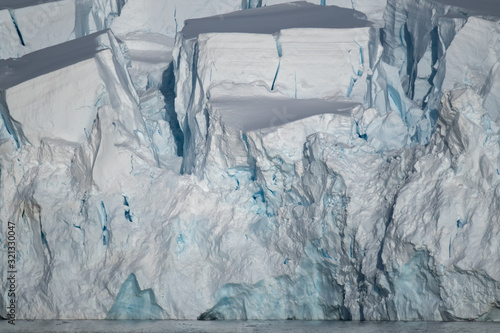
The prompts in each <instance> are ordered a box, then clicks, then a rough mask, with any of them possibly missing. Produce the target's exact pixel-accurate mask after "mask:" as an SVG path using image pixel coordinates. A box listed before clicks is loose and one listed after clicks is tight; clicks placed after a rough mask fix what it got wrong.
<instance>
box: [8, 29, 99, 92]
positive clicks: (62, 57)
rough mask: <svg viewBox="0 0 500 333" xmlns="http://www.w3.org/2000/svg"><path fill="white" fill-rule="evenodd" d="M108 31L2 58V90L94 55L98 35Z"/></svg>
mask: <svg viewBox="0 0 500 333" xmlns="http://www.w3.org/2000/svg"><path fill="white" fill-rule="evenodd" d="M103 33H106V31H100V32H96V33H94V34H91V35H88V36H85V37H82V38H79V39H75V40H72V41H69V42H66V43H62V44H59V45H56V46H52V47H48V48H45V49H42V50H39V51H35V52H32V53H29V54H27V55H25V56H23V57H21V58H14V59H6V60H0V90H4V89H8V88H10V87H14V86H16V85H18V84H20V83H22V82H25V81H27V80H30V79H32V78H35V77H38V76H41V75H44V74H47V73H50V72H53V71H56V70H58V69H61V68H64V67H67V66H70V65H72V64H76V63H78V62H80V61H83V60H87V59H90V58H92V57H94V55H95V54H96V50H97V47H98V45H97V41H96V37H97V36H98V35H101V34H103Z"/></svg>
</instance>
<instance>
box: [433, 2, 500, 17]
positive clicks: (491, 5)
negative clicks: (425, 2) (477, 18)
mask: <svg viewBox="0 0 500 333" xmlns="http://www.w3.org/2000/svg"><path fill="white" fill-rule="evenodd" d="M435 1H436V2H439V3H442V4H445V5H450V6H453V7H456V8H461V9H463V10H464V12H465V13H467V14H469V15H484V16H493V17H500V1H498V0H435ZM465 13H464V14H465Z"/></svg>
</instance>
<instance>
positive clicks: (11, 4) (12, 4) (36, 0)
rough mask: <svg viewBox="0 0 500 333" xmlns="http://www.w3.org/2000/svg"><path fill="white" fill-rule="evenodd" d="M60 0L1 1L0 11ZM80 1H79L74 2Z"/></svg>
mask: <svg viewBox="0 0 500 333" xmlns="http://www.w3.org/2000/svg"><path fill="white" fill-rule="evenodd" d="M57 1H61V0H1V1H0V9H19V8H25V7H31V6H36V5H41V4H44V3H48V2H57ZM76 1H81V0H76Z"/></svg>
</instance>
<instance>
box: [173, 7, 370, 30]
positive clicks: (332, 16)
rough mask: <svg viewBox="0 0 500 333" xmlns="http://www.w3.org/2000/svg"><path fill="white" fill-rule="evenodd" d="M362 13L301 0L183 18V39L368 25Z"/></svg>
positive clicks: (368, 22)
mask: <svg viewBox="0 0 500 333" xmlns="http://www.w3.org/2000/svg"><path fill="white" fill-rule="evenodd" d="M371 24H372V23H371V22H370V21H368V20H366V15H365V14H363V13H361V12H359V11H356V10H353V9H348V8H341V7H337V6H318V5H314V4H310V3H308V2H305V1H298V2H292V3H286V4H279V5H274V6H268V7H261V8H255V9H249V10H244V11H239V12H234V13H230V14H225V15H217V16H211V17H206V18H200V19H193V20H186V22H185V25H184V28H183V29H182V31H181V33H182V35H183V36H184V38H186V39H190V38H195V37H197V36H198V35H199V34H202V33H217V32H233V33H255V34H274V33H277V32H279V31H280V30H283V29H291V28H327V29H328V28H331V29H350V28H363V27H369V26H371Z"/></svg>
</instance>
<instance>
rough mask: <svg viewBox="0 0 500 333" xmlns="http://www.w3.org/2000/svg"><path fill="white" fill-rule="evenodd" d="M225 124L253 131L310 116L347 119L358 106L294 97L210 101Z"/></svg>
mask: <svg viewBox="0 0 500 333" xmlns="http://www.w3.org/2000/svg"><path fill="white" fill-rule="evenodd" d="M210 102H211V105H212V106H213V107H214V108H215V109H217V110H218V111H219V113H220V114H221V116H222V119H223V120H224V123H225V124H226V125H229V126H231V127H234V128H237V129H240V130H243V131H254V130H257V129H262V128H268V127H274V126H279V125H283V124H286V123H290V122H293V121H296V120H300V119H303V118H307V117H310V116H314V115H318V114H325V113H335V114H339V115H343V116H346V117H350V115H351V109H352V108H354V107H356V106H358V105H359V104H358V103H353V102H344V101H325V100H319V99H293V98H252V97H247V98H223V99H217V98H215V99H214V100H211V101H210Z"/></svg>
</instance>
